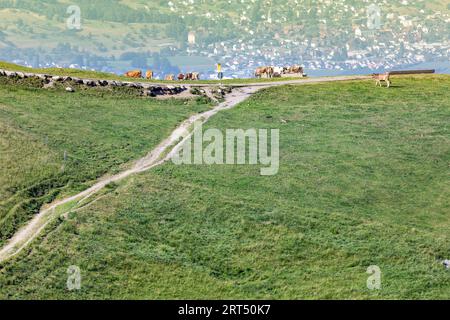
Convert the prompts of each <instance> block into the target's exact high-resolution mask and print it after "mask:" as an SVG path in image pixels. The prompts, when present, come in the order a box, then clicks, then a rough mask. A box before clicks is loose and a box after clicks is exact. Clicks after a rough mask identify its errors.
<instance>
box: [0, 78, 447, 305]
mask: <svg viewBox="0 0 450 320" xmlns="http://www.w3.org/2000/svg"><path fill="white" fill-rule="evenodd" d="M393 80H394V84H393V87H391V88H390V89H386V88H376V87H375V86H374V84H373V82H371V81H361V82H345V83H327V84H314V85H304V86H284V87H276V88H270V89H265V90H263V91H260V92H258V93H257V94H255V95H254V96H253V97H251V98H250V99H249V100H247V101H245V102H243V103H241V104H240V105H238V106H237V107H235V108H234V109H231V110H227V111H223V112H221V113H219V114H217V115H216V116H214V117H213V118H212V119H211V121H210V122H208V123H207V125H205V127H204V129H208V128H218V129H221V130H225V129H228V128H242V129H249V128H263V129H270V128H274V129H280V170H279V173H278V174H277V175H275V176H265V177H263V176H261V175H260V170H259V169H260V166H250V165H241V166H233V165H221V166H217V165H215V166H205V165H199V166H194V165H192V166H188V165H182V166H177V165H175V164H173V163H166V164H164V165H162V166H160V167H157V168H154V169H152V170H150V171H148V172H145V173H142V174H140V175H137V176H133V177H131V178H128V179H126V180H125V181H123V182H121V183H120V184H117V185H114V186H111V187H110V188H108V190H106V191H105V192H104V193H103V194H102V196H101V197H100V198H98V199H97V200H96V201H93V202H92V203H91V204H90V205H89V206H87V207H85V208H82V209H81V210H74V211H73V212H71V213H69V214H68V215H67V217H66V218H61V219H58V220H57V221H55V222H54V223H53V224H52V225H50V226H48V227H47V229H46V230H45V232H44V233H43V234H41V235H40V237H39V238H37V239H36V241H34V242H33V243H32V245H31V246H30V247H29V248H28V249H26V250H24V251H23V252H22V253H21V254H20V255H18V256H17V257H15V258H14V259H12V260H10V261H8V262H6V263H3V265H2V266H1V269H0V270H1V271H0V298H7V299H18V298H27V299H30V298H50V299H56V298H68V299H84V298H88V299H91V298H99V299H109V298H114V299H121V298H127V299H128V298H130V299H168V298H170V299H219V298H221V299H222V298H223V299H303V298H304V299H339V298H343V299H448V298H449V297H450V272H449V270H446V269H445V268H444V267H443V265H442V260H444V259H449V258H450V234H449V232H448V230H449V229H450V184H449V181H450V105H449V101H450V92H449V90H448V88H449V87H450V77H448V76H423V77H422V76H421V77H397V78H394V79H393ZM0 97H1V100H0V105H1V109H0V110H1V113H0V116H1V117H0V119H2V122H1V123H2V126H3V127H4V128H5V129H2V131H4V130H6V132H7V134H8V135H10V136H11V137H12V138H10V139H7V140H6V141H5V139H4V138H3V137H4V134H2V140H1V141H2V148H4V146H3V145H5V143H8V144H10V147H9V149H8V150H10V153H11V157H13V158H11V160H9V163H10V164H9V165H8V167H7V169H8V170H7V172H8V174H9V175H10V177H13V178H14V177H15V179H16V180H17V181H18V182H17V183H16V185H18V186H19V185H20V186H22V187H23V186H26V185H30V184H31V182H34V181H39V180H40V178H39V175H44V173H45V172H46V171H48V172H49V176H52V175H58V174H61V172H60V170H59V169H60V166H61V158H62V154H63V150H69V153H68V154H69V159H70V160H69V163H68V164H67V168H66V170H65V171H64V172H67V173H65V174H66V175H67V174H68V173H70V172H73V173H74V175H75V177H76V179H74V181H77V182H78V181H86V180H89V179H92V178H94V177H95V176H98V175H99V174H100V173H101V174H103V173H104V172H106V171H108V170H110V168H111V167H116V168H117V167H118V166H119V165H120V164H121V163H124V162H126V161H128V160H129V159H132V158H133V157H136V156H137V155H141V154H142V152H143V150H148V149H149V148H151V146H152V145H155V144H156V143H157V142H158V141H160V140H161V139H162V138H163V137H164V136H165V135H167V134H168V133H169V132H170V129H171V128H173V126H174V125H175V123H177V122H178V121H179V120H180V119H181V118H183V117H185V116H186V115H187V114H188V113H190V112H192V111H194V110H198V109H199V108H205V106H204V105H203V106H197V105H190V106H189V107H186V106H185V105H183V103H182V102H179V103H175V102H171V103H166V102H153V101H148V100H145V101H144V100H139V99H136V100H134V101H130V99H126V98H117V97H113V96H106V95H105V96H103V97H102V98H100V97H98V96H96V95H95V94H92V95H86V96H84V95H82V94H81V93H80V94H76V95H69V96H68V95H66V94H65V93H61V92H44V91H42V90H32V89H22V88H17V89H16V88H8V89H4V87H3V86H2V87H1V88H0ZM57 102H64V103H57ZM45 136H49V140H48V142H43V141H45V140H44V137H45ZM26 143H30V144H31V146H30V148H25V147H24V145H25V144H26ZM13 150H14V152H12V151H13ZM121 150H126V152H122V151H121ZM1 154H2V155H3V154H4V152H2V153H1ZM21 155H25V156H21ZM8 157H9V156H8ZM32 159H35V160H32ZM3 163H4V161H3V159H2V165H3ZM36 166H38V167H39V168H42V170H35V169H36ZM21 168H23V169H21ZM75 172H77V173H79V174H80V175H81V176H76V174H75ZM25 173H27V174H25ZM2 175H4V170H2ZM27 177H28V178H27ZM45 177H47V175H45ZM5 179H6V178H5V177H3V176H2V180H3V181H2V182H3V184H4V181H9V179H11V178H9V179H8V180H5ZM33 179H34V180H33ZM19 181H20V183H19ZM75 186H76V183H74V187H75ZM78 186H79V188H80V189H81V188H82V187H84V185H82V184H79V185H78ZM2 190H4V189H2ZM3 192H4V191H3ZM12 194H13V192H10V195H9V196H12ZM3 201H4V200H3ZM0 228H2V226H1V225H0ZM2 230H3V229H2ZM73 265H75V266H78V267H79V268H80V270H81V277H82V280H81V290H78V291H68V290H67V287H66V282H67V277H68V274H67V269H68V267H69V266H73ZM373 265H376V266H378V267H379V268H380V269H381V272H382V276H381V280H382V284H381V289H380V290H373V291H371V290H369V289H368V288H367V285H366V281H367V279H368V277H369V274H367V273H366V271H367V268H368V267H369V266H373Z"/></svg>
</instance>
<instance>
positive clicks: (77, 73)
mask: <svg viewBox="0 0 450 320" xmlns="http://www.w3.org/2000/svg"><path fill="white" fill-rule="evenodd" d="M0 69H4V70H9V71H21V72H30V73H43V74H50V75H55V76H71V77H78V78H82V79H102V80H120V81H130V82H147V83H167V84H172V85H173V84H224V85H227V84H229V85H232V84H249V83H266V82H277V81H289V80H300V79H301V78H298V77H286V78H270V79H269V78H261V79H252V78H249V79H227V80H222V81H219V80H200V81H166V80H147V79H133V78H127V77H125V76H120V75H116V74H112V73H104V72H98V71H90V70H80V69H68V68H44V69H36V68H28V67H24V66H19V65H17V64H13V63H9V62H1V61H0ZM142 72H143V75H145V70H144V69H142Z"/></svg>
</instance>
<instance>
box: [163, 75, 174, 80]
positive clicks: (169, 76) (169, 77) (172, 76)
mask: <svg viewBox="0 0 450 320" xmlns="http://www.w3.org/2000/svg"><path fill="white" fill-rule="evenodd" d="M164 80H166V81H173V80H175V76H174V75H173V74H168V75H167V76H166V78H165V79H164Z"/></svg>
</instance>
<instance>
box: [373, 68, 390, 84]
mask: <svg viewBox="0 0 450 320" xmlns="http://www.w3.org/2000/svg"><path fill="white" fill-rule="evenodd" d="M390 77H391V74H390V73H389V72H386V73H385V74H374V75H373V76H372V78H373V79H374V80H375V81H376V82H375V85H376V86H377V87H378V85H380V87H382V86H383V85H382V84H381V82H386V86H387V87H388V88H389V87H390V86H391V84H392V82H391V78H390Z"/></svg>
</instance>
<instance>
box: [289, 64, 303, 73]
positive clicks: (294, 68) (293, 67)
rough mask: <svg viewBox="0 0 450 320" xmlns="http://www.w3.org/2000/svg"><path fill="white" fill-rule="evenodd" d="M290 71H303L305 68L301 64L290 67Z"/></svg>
mask: <svg viewBox="0 0 450 320" xmlns="http://www.w3.org/2000/svg"><path fill="white" fill-rule="evenodd" d="M289 73H303V68H302V67H301V66H299V65H295V66H292V67H289Z"/></svg>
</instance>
